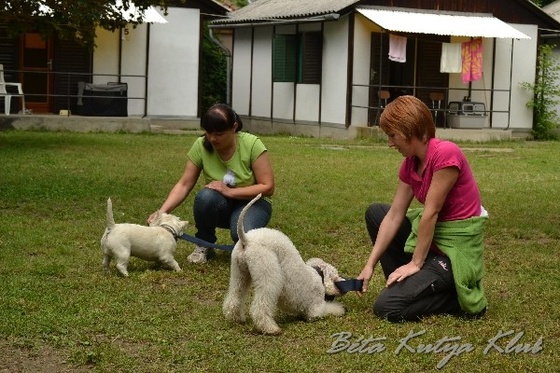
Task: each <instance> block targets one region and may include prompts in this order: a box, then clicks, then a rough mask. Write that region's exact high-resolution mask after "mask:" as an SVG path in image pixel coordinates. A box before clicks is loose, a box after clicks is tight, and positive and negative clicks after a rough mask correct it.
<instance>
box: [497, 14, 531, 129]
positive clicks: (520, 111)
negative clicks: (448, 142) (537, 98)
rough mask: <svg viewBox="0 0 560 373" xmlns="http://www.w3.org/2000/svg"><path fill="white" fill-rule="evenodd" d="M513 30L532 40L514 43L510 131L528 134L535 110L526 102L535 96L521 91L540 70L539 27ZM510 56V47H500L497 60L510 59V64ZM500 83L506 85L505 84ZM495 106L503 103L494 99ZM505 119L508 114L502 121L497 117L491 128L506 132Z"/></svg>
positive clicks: (527, 26)
mask: <svg viewBox="0 0 560 373" xmlns="http://www.w3.org/2000/svg"><path fill="white" fill-rule="evenodd" d="M510 26H512V27H515V28H516V29H517V30H519V31H521V32H523V33H524V34H526V35H528V36H530V37H531V39H530V40H528V39H522V40H514V41H513V69H512V75H511V102H510V107H511V109H510V118H509V128H510V129H512V130H516V129H521V130H527V131H528V130H531V129H532V128H533V110H532V109H530V108H528V107H527V102H528V101H529V100H530V99H531V98H532V93H531V92H527V91H526V90H524V89H523V88H522V87H521V83H523V82H530V83H532V82H534V81H535V74H536V69H537V40H538V29H537V26H536V25H519V24H510ZM510 42H511V40H510ZM510 53H511V45H510V46H509V48H508V45H507V44H502V45H501V44H497V48H496V55H497V56H496V58H497V59H498V57H500V58H501V60H498V61H497V62H501V61H503V60H505V59H506V58H507V59H508V60H507V61H509V58H510ZM502 54H503V55H502ZM497 66H499V65H497ZM503 79H504V81H505V79H506V77H504V78H503ZM507 80H508V81H509V76H508V77H507ZM498 82H499V81H498ZM499 83H500V84H504V82H499ZM495 102H496V103H500V100H498V99H495ZM504 104H505V103H504ZM504 106H505V105H504ZM504 116H505V114H502V115H501V117H500V116H498V117H497V118H496V120H495V121H494V122H493V123H492V127H493V128H506V127H507V121H506V118H504V119H502V117H504Z"/></svg>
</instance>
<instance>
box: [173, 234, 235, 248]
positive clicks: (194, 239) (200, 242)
mask: <svg viewBox="0 0 560 373" xmlns="http://www.w3.org/2000/svg"><path fill="white" fill-rule="evenodd" d="M179 238H180V239H182V240H185V241H189V242H192V243H194V244H197V245H198V246H202V247H207V248H210V249H220V250H224V251H229V252H231V251H233V247H234V246H235V245H220V244H217V243H212V242H208V241H204V240H202V239H200V238H198V237H195V236H191V235H188V234H186V233H185V234H183V235H182V236H179Z"/></svg>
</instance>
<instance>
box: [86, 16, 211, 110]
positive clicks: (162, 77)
mask: <svg viewBox="0 0 560 373" xmlns="http://www.w3.org/2000/svg"><path fill="white" fill-rule="evenodd" d="M158 11H159V10H158ZM160 13H161V12H160ZM165 18H166V19H167V21H168V23H154V24H150V25H148V24H142V25H138V26H137V27H136V28H134V27H132V26H130V27H127V28H126V29H125V30H126V32H110V31H106V30H103V29H98V30H97V39H96V44H97V48H96V49H95V51H94V53H93V73H94V78H93V83H96V84H103V83H107V82H115V81H118V74H119V58H120V73H121V80H120V81H121V82H126V83H127V84H128V97H129V99H128V115H129V116H144V115H147V116H151V117H196V116H197V108H198V71H199V62H198V61H199V32H200V11H199V10H198V9H188V8H169V9H168V15H167V16H165ZM148 38H149V43H148ZM119 48H120V57H119ZM147 53H149V56H148V55H147ZM146 76H147V82H146ZM146 86H147V92H146Z"/></svg>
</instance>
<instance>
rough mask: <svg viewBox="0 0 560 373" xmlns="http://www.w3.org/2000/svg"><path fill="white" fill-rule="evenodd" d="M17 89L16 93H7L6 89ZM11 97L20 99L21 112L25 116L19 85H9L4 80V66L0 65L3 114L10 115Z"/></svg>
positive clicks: (21, 91) (0, 95)
mask: <svg viewBox="0 0 560 373" xmlns="http://www.w3.org/2000/svg"><path fill="white" fill-rule="evenodd" d="M10 86H11V87H17V93H14V92H8V90H7V89H6V87H10ZM12 96H16V97H20V98H21V110H22V111H21V112H22V113H24V114H25V96H24V95H23V88H22V86H21V83H11V82H9V83H8V82H6V81H5V80H4V65H2V64H0V97H4V113H5V114H6V115H10V107H11V104H12Z"/></svg>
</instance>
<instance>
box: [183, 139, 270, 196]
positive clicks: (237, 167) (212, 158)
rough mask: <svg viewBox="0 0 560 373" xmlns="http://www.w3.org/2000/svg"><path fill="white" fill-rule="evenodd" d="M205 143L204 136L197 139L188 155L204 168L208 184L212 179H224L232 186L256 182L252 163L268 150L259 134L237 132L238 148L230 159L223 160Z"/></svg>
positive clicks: (203, 172) (203, 171)
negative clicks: (207, 148) (207, 147)
mask: <svg viewBox="0 0 560 373" xmlns="http://www.w3.org/2000/svg"><path fill="white" fill-rule="evenodd" d="M203 143H204V136H202V137H199V138H198V139H196V141H195V142H194V144H193V145H192V147H191V149H190V150H189V153H188V155H187V156H188V157H189V159H190V160H191V161H192V162H193V163H194V164H195V165H196V166H197V167H198V168H200V169H202V174H203V175H204V180H205V183H206V184H208V183H210V182H211V181H223V182H224V183H225V184H227V185H228V186H229V187H231V188H233V187H243V186H248V185H253V184H255V175H254V174H253V168H252V164H253V162H254V161H255V160H256V159H257V158H258V157H259V156H260V155H261V154H262V153H263V152H265V151H266V147H265V146H264V144H263V142H262V141H261V140H260V139H259V138H258V137H257V136H255V135H253V134H250V133H247V132H237V149H236V150H235V153H233V156H232V157H231V159H229V160H228V161H223V160H222V159H221V158H220V156H219V155H218V153H217V152H215V151H213V152H211V153H210V152H208V151H207V150H206V149H204V146H203Z"/></svg>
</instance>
